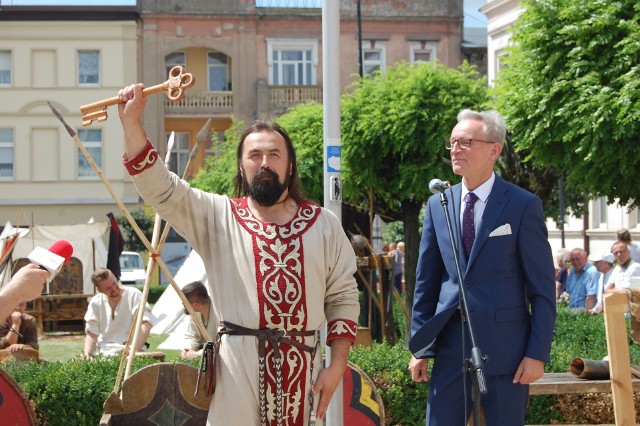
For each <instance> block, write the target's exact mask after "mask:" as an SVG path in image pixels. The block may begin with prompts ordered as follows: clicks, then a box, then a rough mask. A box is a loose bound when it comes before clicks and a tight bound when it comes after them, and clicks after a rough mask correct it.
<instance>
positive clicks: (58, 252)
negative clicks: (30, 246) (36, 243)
mask: <svg viewBox="0 0 640 426" xmlns="http://www.w3.org/2000/svg"><path fill="white" fill-rule="evenodd" d="M72 254H73V246H72V245H71V243H70V242H69V241H66V240H59V241H56V242H55V243H53V244H51V246H49V249H48V250H47V249H44V248H42V247H36V248H35V249H34V250H33V251H32V252H31V253H30V254H29V256H27V258H28V259H29V261H30V262H31V263H33V264H36V265H38V266H40V269H46V270H47V271H49V278H47V291H46V293H48V292H49V283H50V282H51V281H52V280H53V279H54V278H55V277H56V275H58V273H59V272H60V270H61V269H62V266H63V265H64V264H65V263H67V262H68V261H69V258H70V257H71V255H72Z"/></svg>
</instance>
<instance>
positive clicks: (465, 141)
mask: <svg viewBox="0 0 640 426" xmlns="http://www.w3.org/2000/svg"><path fill="white" fill-rule="evenodd" d="M471 141H478V142H484V143H497V142H493V141H483V140H482V139H475V138H451V139H447V140H446V141H444V147H445V148H447V149H451V148H453V145H454V144H456V143H457V144H458V146H459V147H460V148H465V149H466V148H470V147H471Z"/></svg>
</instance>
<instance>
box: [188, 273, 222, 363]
mask: <svg viewBox="0 0 640 426" xmlns="http://www.w3.org/2000/svg"><path fill="white" fill-rule="evenodd" d="M182 293H184V296H185V297H186V298H187V300H188V301H189V303H191V307H192V308H193V310H194V311H195V312H196V315H197V316H198V318H199V319H200V321H201V322H202V324H203V325H204V327H205V328H206V329H207V333H209V336H215V335H216V334H217V332H218V321H217V320H216V316H215V314H214V313H213V306H212V304H211V298H210V297H209V294H208V293H207V289H206V287H205V286H204V284H202V282H200V281H194V282H192V283H189V284H187V285H185V286H184V287H182ZM184 339H185V347H184V349H183V351H182V352H181V353H180V357H181V358H186V359H195V358H198V357H200V356H202V353H203V346H204V344H205V343H207V341H206V339H205V337H204V336H203V335H202V333H200V330H199V329H198V326H197V325H196V322H195V320H194V318H191V317H189V324H188V325H187V331H185V333H184ZM213 339H214V340H215V337H213Z"/></svg>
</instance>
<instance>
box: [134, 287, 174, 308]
mask: <svg viewBox="0 0 640 426" xmlns="http://www.w3.org/2000/svg"><path fill="white" fill-rule="evenodd" d="M135 287H136V288H137V289H138V290H140V291H144V285H137V286H135ZM166 289H167V287H166V286H161V285H152V286H150V287H149V295H148V296H147V302H149V303H150V304H151V305H153V304H154V303H156V302H157V301H158V299H160V296H162V293H164V291H165V290H166Z"/></svg>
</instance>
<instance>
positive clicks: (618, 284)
mask: <svg viewBox="0 0 640 426" xmlns="http://www.w3.org/2000/svg"><path fill="white" fill-rule="evenodd" d="M611 253H613V255H614V256H615V258H616V261H617V262H618V264H617V265H616V267H615V268H614V269H613V273H612V274H611V276H610V277H609V281H608V283H607V284H606V285H605V287H604V292H605V293H615V292H621V291H625V289H627V288H629V287H631V278H633V277H640V263H638V262H634V261H633V259H631V252H629V247H628V246H627V244H625V243H624V242H623V241H618V242H616V243H613V245H612V246H611Z"/></svg>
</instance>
